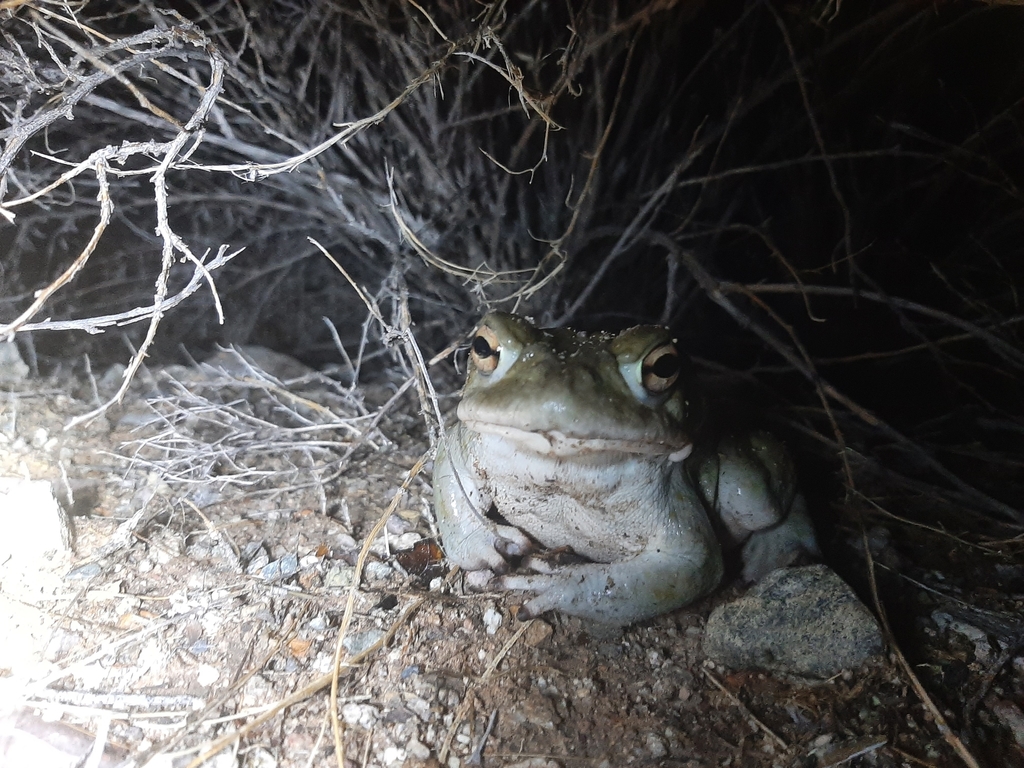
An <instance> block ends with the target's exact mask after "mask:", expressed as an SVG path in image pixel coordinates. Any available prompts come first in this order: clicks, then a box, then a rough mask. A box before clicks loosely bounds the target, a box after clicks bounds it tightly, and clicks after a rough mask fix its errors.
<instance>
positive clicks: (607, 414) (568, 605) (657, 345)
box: [434, 313, 817, 624]
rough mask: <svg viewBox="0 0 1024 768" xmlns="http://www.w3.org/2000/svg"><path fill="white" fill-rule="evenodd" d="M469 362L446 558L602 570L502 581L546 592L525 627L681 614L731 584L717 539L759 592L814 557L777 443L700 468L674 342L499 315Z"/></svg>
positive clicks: (495, 565)
mask: <svg viewBox="0 0 1024 768" xmlns="http://www.w3.org/2000/svg"><path fill="white" fill-rule="evenodd" d="M478 353H479V354H478ZM659 357H665V358H667V359H663V360H660V364H659V359H658V358H659ZM470 358H471V359H470V371H469V375H468V378H467V382H466V387H465V389H464V391H463V396H462V401H461V403H460V404H459V408H458V419H459V420H458V421H457V422H456V423H455V424H454V425H452V426H451V427H449V428H448V429H447V430H446V434H445V436H444V439H443V440H442V442H441V445H440V446H439V449H438V454H437V459H436V461H435V465H434V499H435V510H436V513H437V523H438V529H439V530H440V533H441V539H442V544H443V546H444V550H445V553H446V555H447V556H448V559H449V560H450V561H451V562H453V563H455V564H456V565H459V566H461V567H462V568H464V569H466V570H488V571H491V572H492V573H496V574H505V573H506V572H507V571H508V570H509V559H515V558H519V557H525V556H527V555H529V554H530V553H531V552H532V551H533V550H534V549H536V542H539V543H540V544H542V545H544V546H545V547H551V548H558V547H566V548H571V549H572V550H573V551H574V552H575V553H577V554H579V555H582V556H583V557H585V558H587V559H588V560H590V561H592V562H589V563H582V564H576V565H568V566H563V567H552V566H550V565H548V564H547V563H546V562H545V561H543V560H541V559H539V558H530V557H527V558H526V559H525V560H524V561H523V563H522V565H523V566H524V567H525V568H526V569H528V570H532V571H534V572H535V573H532V574H529V575H506V576H503V577H502V578H501V579H500V581H499V583H498V586H503V587H505V588H508V589H521V590H526V591H529V592H533V593H535V596H534V597H532V598H531V599H530V600H529V601H528V602H527V603H526V604H525V605H524V606H523V608H522V610H521V611H520V613H519V615H520V617H522V618H527V617H531V616H536V615H539V614H541V613H543V612H544V611H547V610H551V609H556V610H560V611H564V612H566V613H571V614H576V615H580V616H584V617H587V618H590V619H594V620H597V621H603V622H609V623H616V624H627V623H630V622H633V621H637V620H640V619H644V618H648V617H651V616H655V615H657V614H660V613H664V612H666V611H670V610H672V609H674V608H678V607H680V606H682V605H685V604H687V603H689V602H692V601H693V600H696V599H697V598H699V597H701V596H703V595H705V594H707V593H708V592H710V591H711V590H712V589H714V588H715V587H716V586H717V585H718V583H719V581H720V580H721V578H722V553H721V544H720V541H719V537H721V539H722V540H723V541H724V542H725V543H727V544H742V545H743V556H744V573H745V575H746V576H747V577H748V578H749V579H751V580H753V579H756V578H759V577H760V576H762V575H764V574H765V573H767V572H768V571H770V570H773V569H774V568H775V567H778V566H780V565H785V564H788V563H789V562H791V561H792V560H793V559H794V558H795V557H796V556H797V555H798V554H799V552H800V551H801V550H807V551H810V552H816V550H817V547H816V544H815V541H814V533H813V529H812V528H811V525H810V521H809V519H808V517H807V513H806V509H805V505H804V502H803V497H802V496H801V495H800V494H799V492H798V491H797V489H796V483H795V476H794V472H793V466H792V462H791V461H790V459H789V456H788V455H787V454H786V452H785V449H784V448H783V446H782V445H781V443H779V442H778V441H777V440H775V439H774V438H773V437H771V435H768V434H767V433H764V432H755V433H751V434H747V435H742V436H739V437H735V436H730V437H726V438H724V439H722V440H721V441H720V442H719V443H718V445H717V446H715V447H713V448H711V449H705V450H698V451H696V452H695V453H693V455H692V456H691V453H692V448H693V446H692V445H691V442H690V439H689V436H688V435H689V430H688V429H687V424H688V421H689V420H690V419H691V418H692V416H693V414H691V413H689V411H690V408H691V406H690V404H689V403H688V401H687V399H686V393H685V392H684V388H683V386H682V382H680V381H678V380H677V376H678V368H677V367H676V368H673V364H676V365H677V361H678V357H677V355H676V352H675V348H674V346H673V341H672V338H671V335H670V333H669V332H668V331H667V330H666V329H664V328H660V327H656V326H640V327H637V328H632V329H629V330H627V331H623V332H622V333H620V334H618V335H614V334H589V335H584V334H579V333H577V332H575V331H573V330H571V329H556V330H541V329H537V328H535V327H534V326H532V325H531V324H530V323H528V322H527V321H526V320H524V319H522V318H519V317H515V316H513V315H507V314H501V313H492V314H490V315H488V316H487V317H485V318H484V319H483V321H481V324H480V326H479V327H478V330H477V333H476V335H475V338H474V346H473V351H472V353H471V356H470ZM673 371H675V373H673ZM688 456H689V457H690V458H689V459H688V458H687V457H688ZM492 508H496V509H497V511H498V512H499V513H500V514H501V516H502V517H503V518H504V519H505V521H507V522H508V523H509V524H508V525H504V524H499V523H498V522H496V521H495V520H494V519H492V517H491V516H490V515H489V513H490V512H491V510H492ZM709 515H710V518H709ZM712 520H714V525H713V524H712ZM716 530H717V531H718V535H716Z"/></svg>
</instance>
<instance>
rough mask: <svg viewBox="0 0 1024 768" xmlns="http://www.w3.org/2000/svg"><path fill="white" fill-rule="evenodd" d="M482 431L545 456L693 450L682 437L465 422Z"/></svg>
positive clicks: (673, 456) (678, 454) (675, 454)
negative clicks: (583, 434)
mask: <svg viewBox="0 0 1024 768" xmlns="http://www.w3.org/2000/svg"><path fill="white" fill-rule="evenodd" d="M462 423H463V424H464V425H465V426H466V427H467V428H469V429H471V430H473V431H474V432H480V433H481V434H488V435H498V436H500V437H504V438H505V439H507V440H511V441H512V442H514V443H516V445H518V446H520V447H522V448H524V449H526V450H529V451H533V452H534V453H539V454H542V455H544V456H577V455H579V454H586V453H629V454H639V455H643V456H667V457H668V459H669V461H683V460H684V459H686V457H687V456H689V455H690V452H691V451H692V450H693V443H690V442H687V441H683V440H679V439H677V440H672V441H670V440H664V441H658V440H650V439H645V440H629V439H627V438H609V437H571V436H569V435H566V434H564V433H563V432H559V431H557V430H547V431H542V432H533V431H530V430H527V429H518V428H516V427H509V426H505V425H503V424H489V423H487V422H483V421H467V420H463V422H462Z"/></svg>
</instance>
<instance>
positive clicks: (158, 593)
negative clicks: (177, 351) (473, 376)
mask: <svg viewBox="0 0 1024 768" xmlns="http://www.w3.org/2000/svg"><path fill="white" fill-rule="evenodd" d="M228 357H230V356H228ZM224 359H225V360H226V359H228V358H224ZM222 362H223V361H222ZM278 362H281V361H280V360H278ZM119 373H120V371H119V370H116V369H114V370H112V371H109V372H107V373H106V374H105V375H103V376H99V377H98V378H97V379H96V380H93V379H91V378H89V377H87V376H80V377H72V376H70V375H69V376H68V377H64V378H59V379H51V380H38V379H37V380H33V379H26V380H23V381H20V382H16V383H10V384H8V385H6V387H5V389H6V391H5V392H4V393H0V476H3V477H6V478H11V479H14V480H17V481H18V482H25V481H27V480H36V481H38V480H42V481H48V483H49V484H50V485H49V487H50V488H52V489H53V490H52V492H53V498H54V499H55V500H56V501H57V502H58V503H59V504H60V505H61V507H62V508H63V509H64V510H66V512H67V513H68V514H69V516H70V523H69V524H70V528H71V529H72V530H73V534H74V539H73V543H72V547H71V550H70V551H69V552H67V553H65V554H61V553H59V552H57V553H56V554H53V553H51V554H50V555H48V556H47V557H46V558H45V559H46V562H45V563H42V564H40V565H39V567H38V569H37V570H33V569H32V568H30V567H27V566H19V568H20V569H21V570H20V571H18V572H12V570H11V564H10V563H8V564H6V565H0V633H2V634H3V639H2V644H0V710H2V711H0V715H2V717H3V721H4V730H3V731H2V732H0V749H2V751H3V752H2V754H0V763H2V764H3V765H19V764H26V763H24V762H22V761H23V760H25V759H31V761H32V763H31V764H32V765H33V766H35V768H55V767H56V766H63V765H75V764H78V761H80V760H82V759H83V757H85V756H86V755H88V754H89V753H90V750H92V751H93V759H94V760H95V762H94V763H93V765H117V764H119V761H122V760H128V759H130V760H133V761H135V763H136V764H140V763H141V762H143V761H145V760H152V761H153V762H152V763H151V764H153V765H176V766H177V765H197V764H199V762H198V760H199V759H200V758H203V757H204V756H206V755H208V754H209V753H210V752H211V750H216V749H217V748H218V747H221V746H222V747H223V748H222V749H220V751H219V752H217V753H216V754H213V755H212V756H208V757H206V760H207V762H206V763H205V764H206V765H210V766H218V767H222V766H236V765H237V766H253V767H257V766H258V767H260V768H263V767H270V766H281V767H282V768H284V767H285V766H289V767H290V766H295V767H296V768H298V767H299V766H331V765H338V762H337V757H336V749H339V750H341V751H343V753H344V756H345V757H344V764H345V766H352V767H353V768H355V767H356V766H388V767H390V766H451V767H453V768H454V767H456V766H504V767H506V768H509V767H511V766H517V767H519V768H526V767H536V768H540V767H541V766H545V767H547V766H562V767H563V768H575V767H576V766H595V767H596V766H622V765H635V766H687V767H690V768H698V767H701V768H703V767H704V766H751V767H752V768H761V767H764V768H776V767H778V768H782V767H788V766H798V767H801V768H813V767H817V768H825V767H826V766H839V765H849V766H907V767H908V768H917V767H918V766H937V767H938V766H955V765H962V764H964V763H963V762H962V760H961V758H960V757H959V756H957V754H956V753H955V752H954V750H953V749H952V748H951V746H950V745H949V743H948V742H947V741H946V740H944V738H943V736H942V734H941V733H940V730H939V728H938V726H937V724H936V722H935V718H934V715H933V713H932V712H931V711H930V710H929V709H928V707H926V706H925V705H924V704H923V703H922V701H921V699H920V698H919V697H918V696H917V695H915V693H914V691H913V690H912V687H911V685H910V683H909V681H908V680H907V679H906V676H905V675H904V674H903V673H902V672H901V671H900V668H899V667H898V665H896V664H895V663H894V661H893V657H892V654H891V651H890V652H887V653H886V655H885V656H882V657H879V658H878V659H877V660H876V661H874V662H872V663H870V664H868V665H867V666H866V667H865V668H862V669H857V670H850V671H847V672H844V673H843V674H841V675H839V676H837V677H835V678H833V679H831V680H827V681H817V682H812V681H806V680H804V681H801V680H786V679H780V678H778V677H775V676H772V675H768V674H765V673H760V672H756V671H734V670H728V669H722V668H720V667H716V666H715V665H714V664H711V663H709V662H707V661H706V660H705V659H704V658H703V657H702V654H701V651H700V641H701V637H702V633H703V626H704V622H705V620H706V618H707V615H708V613H709V612H710V610H711V609H712V608H713V606H714V605H715V604H717V603H720V602H721V601H724V600H729V599H734V598H735V597H736V596H737V595H738V594H739V593H740V591H741V588H740V585H739V584H737V583H727V584H726V585H724V586H723V588H722V589H721V590H720V591H719V592H718V593H717V594H715V595H714V596H713V597H711V598H710V599H708V600H705V601H702V602H700V603H698V604H696V605H693V606H690V607H688V608H686V609H684V610H681V611H678V612H676V613H674V614H671V615H667V616H662V617H659V618H657V619H655V620H653V621H650V622H646V623H643V624H641V625H637V626H632V627H629V628H626V629H615V630H610V629H607V628H601V627H595V626H593V625H587V624H584V623H583V622H581V621H579V620H576V619H572V618H566V617H563V616H557V615H547V616H544V617H542V618H541V619H537V620H533V621H530V622H520V621H517V619H516V618H515V613H516V609H517V607H518V605H519V603H520V600H519V598H518V597H517V596H515V595H503V594H488V593H483V594H477V593H467V592H466V591H465V590H464V589H463V583H462V576H461V574H458V573H450V572H448V570H447V569H446V568H445V566H444V563H443V561H441V560H440V558H439V555H438V550H437V549H436V547H433V546H431V544H430V540H431V539H432V537H433V528H432V516H431V504H430V499H431V489H430V471H429V467H430V465H429V463H427V464H426V467H425V469H424V470H423V471H421V472H419V473H418V474H416V475H415V476H411V470H413V469H414V467H415V466H416V465H417V463H418V462H419V460H420V459H421V457H423V455H424V452H425V451H426V450H427V448H428V440H427V437H426V434H425V430H424V428H423V426H422V420H421V419H420V417H419V415H418V405H417V403H416V400H415V398H414V397H413V395H412V394H411V392H407V393H406V394H404V395H402V396H400V397H398V398H397V399H393V400H390V401H389V398H391V396H392V395H393V394H394V391H395V390H394V388H391V389H389V388H387V387H378V388H376V389H373V390H367V391H355V392H349V391H347V390H343V389H341V388H339V387H337V386H333V385H330V384H327V383H325V382H324V381H323V380H321V379H319V378H318V377H316V376H313V375H311V374H309V373H308V372H303V370H302V369H301V367H299V368H297V369H296V370H294V371H292V373H296V374H299V376H298V379H290V380H289V379H288V377H287V376H285V375H282V376H280V377H279V378H273V379H271V378H268V377H266V376H265V375H264V374H263V373H262V372H261V371H259V370H258V369H251V370H250V369H246V368H245V366H244V365H243V366H242V368H240V369H238V368H236V369H232V368H231V365H224V366H222V367H220V368H216V367H206V368H203V369H200V368H172V369H168V370H164V371H156V370H151V371H148V372H146V375H145V376H142V377H140V379H139V382H138V383H137V385H133V390H132V396H131V399H130V400H129V401H127V402H126V403H125V404H124V405H123V406H121V407H119V408H117V409H114V410H111V411H108V412H107V413H106V414H105V415H103V416H100V417H99V418H96V419H93V420H92V421H90V422H88V423H86V424H84V425H81V426H78V427H75V428H74V429H70V430H65V425H66V424H67V423H68V422H69V421H70V420H71V419H72V418H73V417H75V416H77V415H80V414H82V413H86V412H88V411H89V410H90V409H92V408H94V407H95V405H96V403H97V402H98V400H97V398H102V397H103V396H104V393H105V392H108V391H110V390H111V388H112V387H114V386H116V384H117V382H118V376H119ZM278 373H285V374H286V373H288V371H283V372H282V371H280V370H279V371H278ZM303 377H304V378H303ZM286 380H287V382H288V383H287V384H285V383H284V382H285V381H286ZM296 382H298V383H296ZM382 407H383V408H382ZM403 484H405V486H406V490H404V491H403V490H402V486H403ZM389 510H391V511H390V513H389ZM4 514H7V515H8V517H6V518H5V522H4V523H3V525H5V526H10V525H11V523H10V522H9V521H10V519H11V517H10V516H11V515H17V517H18V519H19V520H20V521H21V522H22V523H24V522H25V521H29V523H28V528H29V532H28V533H27V534H26V533H21V534H19V535H22V536H27V538H26V541H32V540H34V539H33V537H35V536H36V534H35V533H34V532H33V531H34V528H35V527H36V526H42V525H43V521H42V513H41V512H38V511H36V510H34V509H20V510H12V509H8V510H5V511H4ZM37 514H38V515H39V517H38V518H37V517H34V516H35V515H37ZM47 514H48V513H47ZM819 514H840V515H841V512H840V513H836V510H835V509H833V510H823V511H821V510H819ZM378 521H382V526H381V533H380V535H379V536H377V537H376V538H375V540H374V542H373V544H372V546H371V547H370V548H369V550H368V554H367V556H366V559H365V562H364V563H363V564H362V568H361V569H360V570H358V571H357V558H358V555H359V552H360V549H361V547H362V545H363V543H364V542H365V540H366V538H367V536H368V535H369V533H370V531H371V529H372V528H373V527H374V526H375V524H377V523H378ZM843 526H844V523H843V521H842V519H841V518H840V519H839V520H838V523H837V526H836V527H837V529H838V530H839V534H838V535H839V536H840V537H842V535H843ZM8 530H11V529H10V528H8ZM851 530H852V529H851ZM12 541H13V539H12ZM839 551H840V553H842V552H846V553H847V556H848V557H849V558H850V562H849V563H848V567H849V569H851V570H854V571H856V570H857V569H858V568H861V567H863V561H860V562H859V563H858V561H857V560H856V555H855V549H854V548H848V549H845V550H843V549H840V550H839ZM971 567H973V565H972V566H971ZM1003 567H1004V568H1007V567H1009V566H1003ZM961 570H962V571H963V572H964V573H966V572H968V571H969V570H970V568H968V567H967V566H964V568H962V569H961ZM987 573H989V574H991V573H992V572H991V571H988V572H987ZM1004 576H1005V579H1007V580H1008V582H1007V583H1008V584H1010V586H1009V587H1004V586H1000V585H999V584H998V583H995V582H993V581H991V577H990V576H985V578H986V579H989V581H988V582H987V584H988V586H987V591H985V589H984V588H981V587H979V588H978V589H974V588H973V587H972V586H971V584H976V583H977V581H975V582H970V581H969V580H967V579H966V578H963V579H959V578H958V577H955V576H951V575H950V574H943V573H939V572H937V571H929V572H928V573H923V574H918V576H917V578H918V579H919V580H920V581H919V583H920V588H919V589H916V591H911V592H909V593H908V594H909V597H908V599H907V601H906V606H907V611H906V615H904V616H903V617H902V618H903V619H904V621H903V623H904V624H906V625H907V626H908V627H909V628H910V629H909V634H908V635H907V636H908V637H913V638H917V640H918V641H919V643H920V644H919V646H915V648H914V649H913V663H914V664H915V665H916V666H915V668H916V669H918V670H919V673H920V674H921V677H922V679H923V680H924V681H925V682H926V683H927V684H928V686H929V690H931V691H932V692H933V696H935V703H936V706H937V707H938V708H939V709H940V710H941V711H942V713H943V715H944V716H945V717H947V718H949V720H950V722H951V723H952V724H953V725H955V726H956V728H957V732H958V733H959V732H962V722H963V720H962V718H963V717H964V716H965V710H964V709H963V708H964V707H967V706H970V707H971V709H970V711H969V712H967V713H966V714H967V715H969V716H970V717H971V720H972V727H971V728H970V730H969V732H970V734H972V738H971V739H970V740H969V744H968V746H969V748H970V750H971V751H972V752H973V753H974V754H975V755H976V756H977V757H978V759H979V761H980V762H981V764H983V765H993V766H994V765H1005V766H1015V765H1024V757H1022V754H1024V752H1022V746H1021V745H1020V744H1018V743H1017V742H1016V741H1015V739H1017V738H1022V739H1024V736H1022V734H1024V728H1022V726H1021V723H1020V722H1019V720H1015V718H1020V712H1021V709H1020V705H1021V703H1022V702H1024V655H1022V650H1021V640H1022V638H1021V637H1020V636H1018V637H1017V638H1016V641H1011V640H1012V638H1011V639H1008V637H1009V635H1004V634H1001V633H1000V630H999V627H1000V626H1003V627H1004V628H1005V626H1011V627H1012V626H1019V625H1013V622H1012V621H1010V622H1009V623H1008V624H1007V621H1004V622H1003V624H998V622H997V623H996V627H995V629H993V626H992V625H986V624H985V622H984V621H982V620H971V619H970V615H974V614H970V615H968V612H967V610H966V608H964V609H962V610H958V609H957V604H956V602H955V601H953V602H951V601H950V598H949V596H950V595H954V596H956V595H959V597H958V598H956V599H958V600H959V601H960V602H961V603H964V604H966V603H970V604H971V607H972V610H976V611H977V610H981V609H985V610H986V611H987V612H988V613H989V614H991V615H992V616H996V617H997V618H998V617H1000V616H1002V617H1004V619H1005V617H1006V616H1011V617H1012V616H1013V615H1014V612H1016V614H1015V615H1016V616H1018V617H1019V616H1020V615H1021V613H1020V612H1021V602H1022V595H1021V594H1020V593H1021V592H1024V589H1022V588H1021V585H1022V584H1024V579H1022V574H1019V573H1017V572H1016V571H1013V570H1011V571H1006V572H1005V573H1004ZM979 578H980V577H979ZM1014 579H1016V581H1014ZM935 584H938V585H939V586H941V587H942V590H941V596H940V595H939V592H938V591H937V590H936V589H935V588H934V587H933V585H935ZM972 590H973V591H972ZM1015 590H1016V591H1015ZM965 616H967V618H964V617H965ZM993 621H995V620H994V619H993ZM339 637H341V638H342V639H341V648H340V650H339ZM904 650H905V651H906V650H907V649H904ZM339 655H340V656H342V657H344V658H345V659H346V661H345V663H344V664H343V665H342V667H341V669H340V671H339V674H338V676H337V681H336V707H337V719H336V722H337V727H332V717H331V675H330V673H331V671H332V669H333V668H334V664H335V658H336V657H337V656H339ZM936 691H937V692H938V693H937V694H936V693H935V692H936ZM282 703H289V705H288V706H287V707H284V708H283V709H281V707H280V705H281V704H282ZM1014 723H1016V726H1015V725H1014ZM1015 728H1016V730H1015ZM97 744H99V745H101V746H102V747H103V754H102V756H101V755H100V754H99V750H98V749H95V747H96V745H97ZM339 745H340V746H339ZM25 755H29V756H31V758H25V757H24V756H25Z"/></svg>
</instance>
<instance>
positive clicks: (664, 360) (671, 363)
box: [646, 354, 679, 379]
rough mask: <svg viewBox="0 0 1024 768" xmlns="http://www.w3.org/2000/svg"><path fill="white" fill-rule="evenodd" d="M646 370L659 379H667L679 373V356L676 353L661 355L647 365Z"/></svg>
mask: <svg viewBox="0 0 1024 768" xmlns="http://www.w3.org/2000/svg"><path fill="white" fill-rule="evenodd" d="M646 371H647V372H649V373H653V374H654V375H655V376H657V377H658V378H661V379H669V378H671V377H673V376H675V375H676V374H677V373H679V358H678V357H677V356H676V355H671V354H669V355H662V356H661V357H659V358H658V359H657V360H655V361H654V364H653V365H649V366H647V368H646Z"/></svg>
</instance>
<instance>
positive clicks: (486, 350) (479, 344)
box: [473, 336, 497, 357]
mask: <svg viewBox="0 0 1024 768" xmlns="http://www.w3.org/2000/svg"><path fill="white" fill-rule="evenodd" d="M473 353H474V354H475V355H476V356H477V357H491V356H492V355H496V354H497V352H495V351H494V350H493V349H491V345H490V344H488V343H487V339H485V338H484V337H483V336H477V337H476V338H475V339H473Z"/></svg>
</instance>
